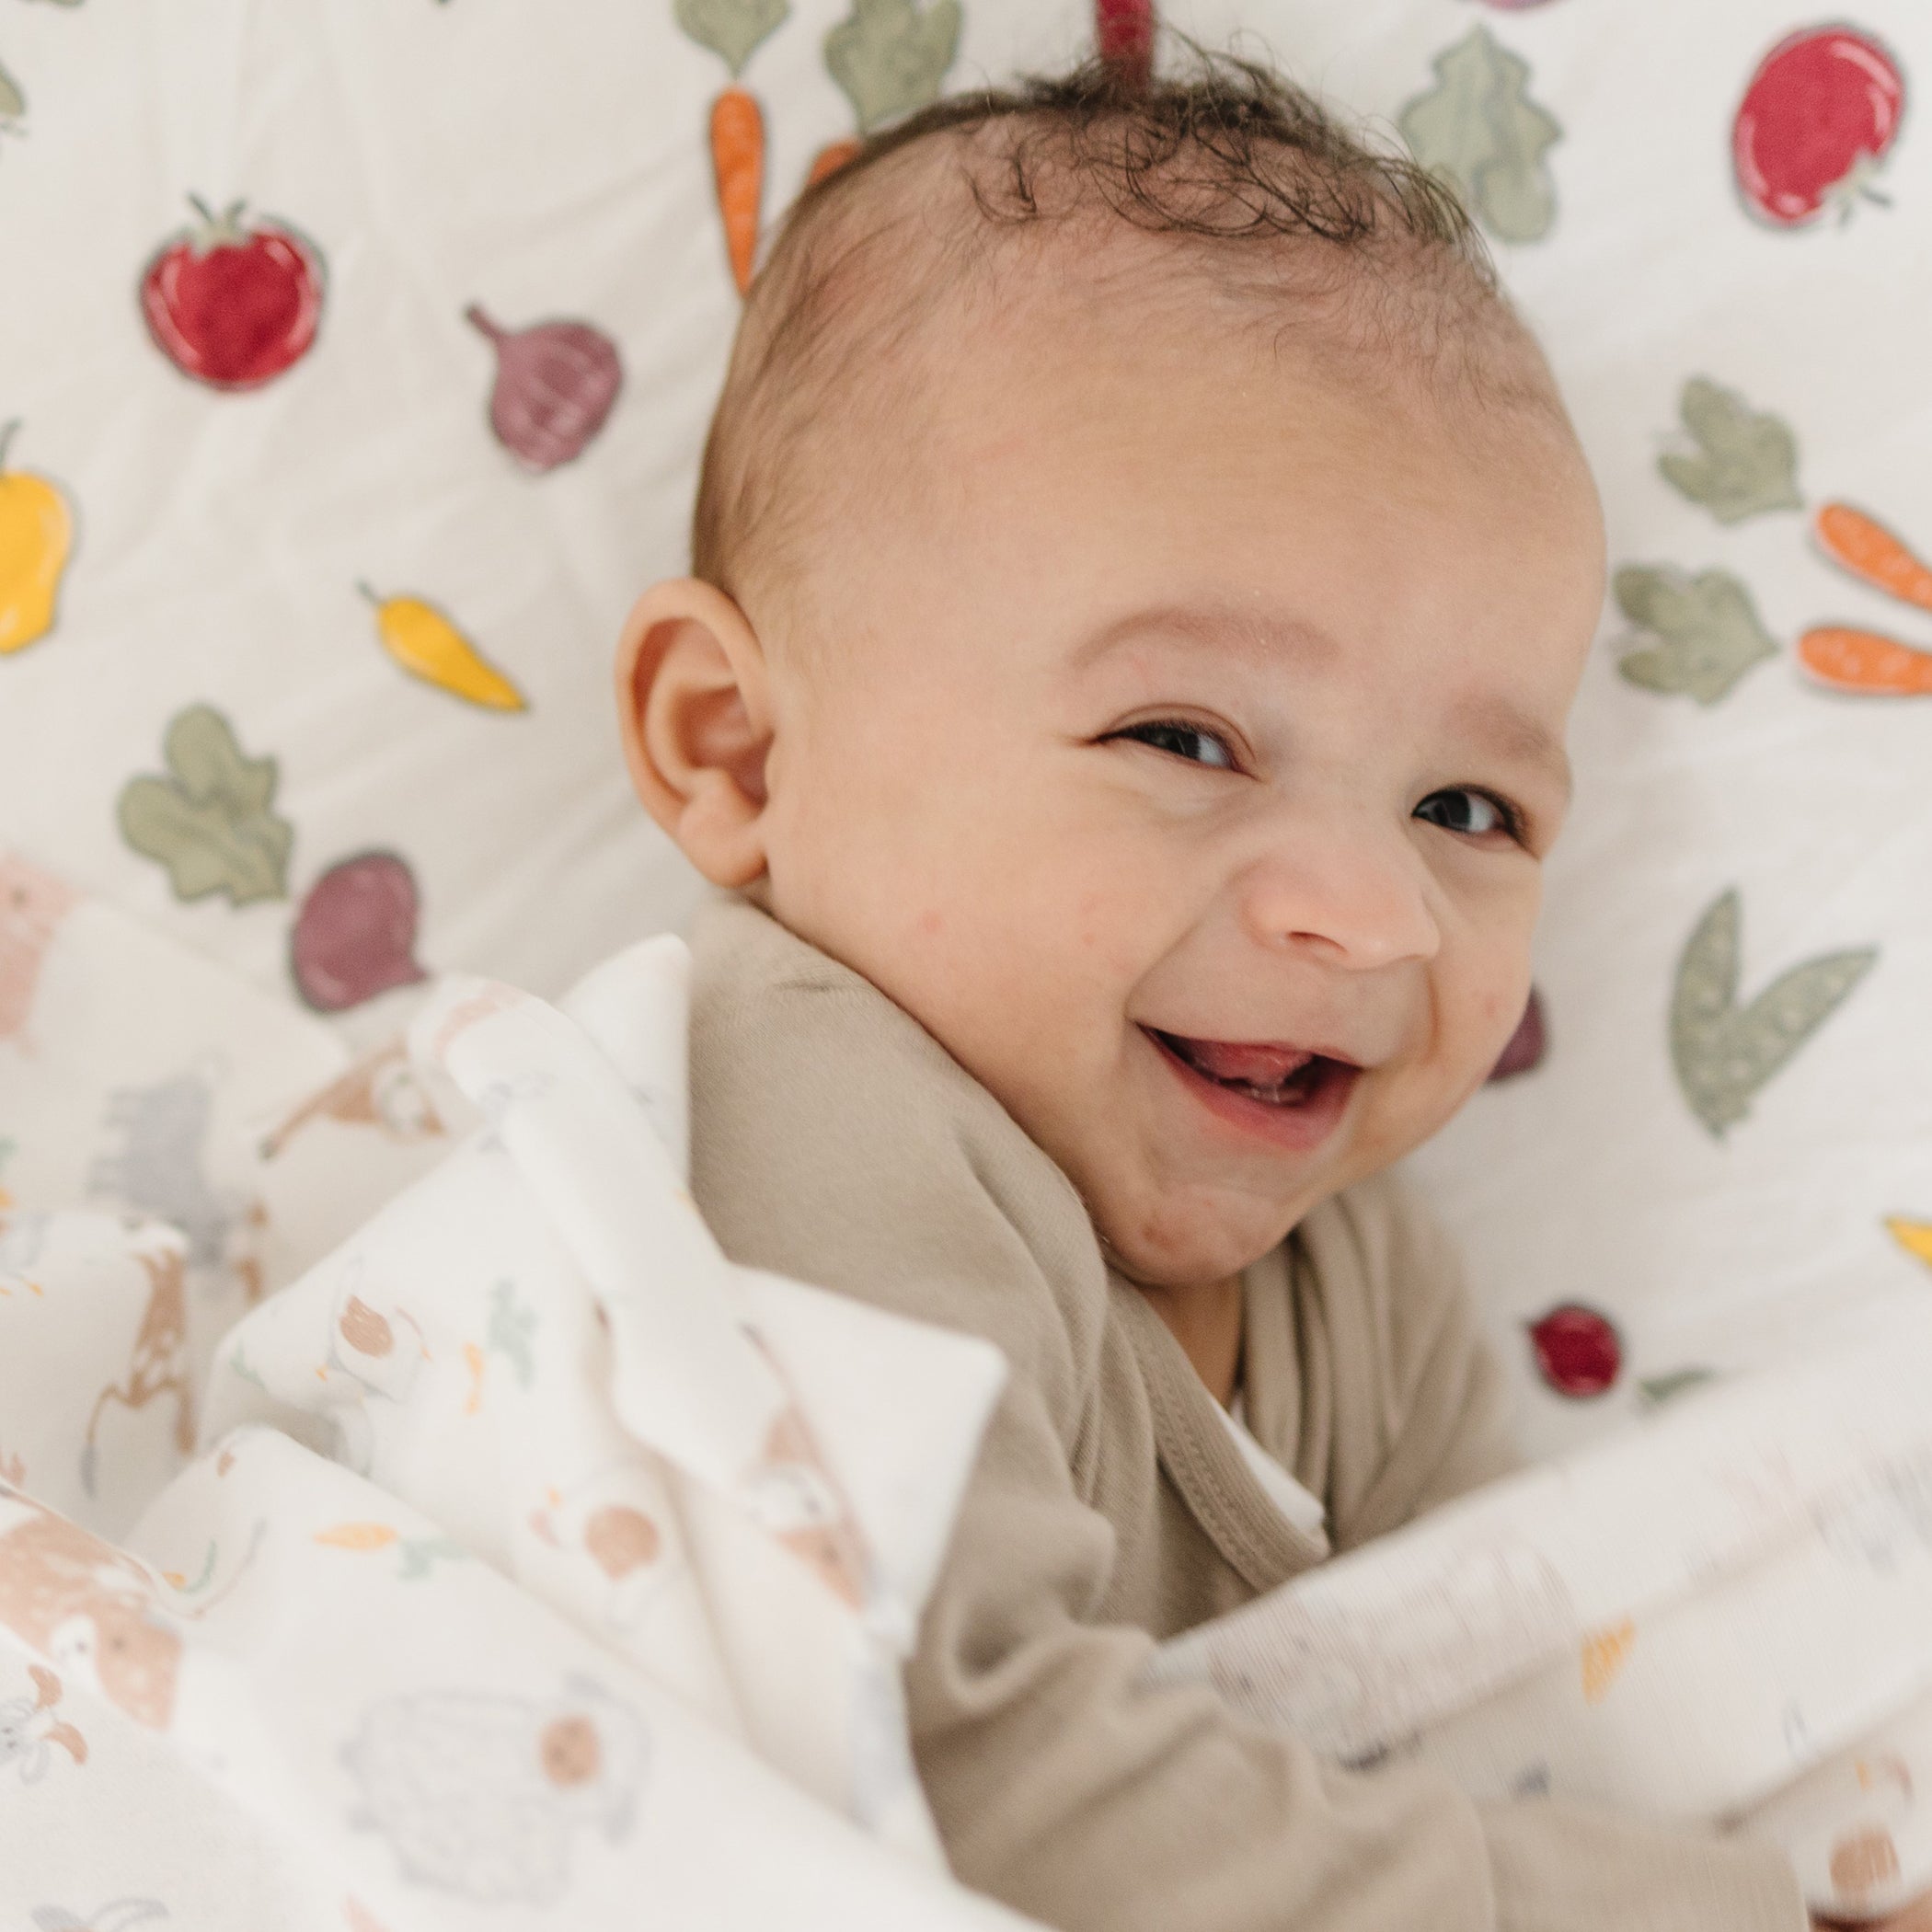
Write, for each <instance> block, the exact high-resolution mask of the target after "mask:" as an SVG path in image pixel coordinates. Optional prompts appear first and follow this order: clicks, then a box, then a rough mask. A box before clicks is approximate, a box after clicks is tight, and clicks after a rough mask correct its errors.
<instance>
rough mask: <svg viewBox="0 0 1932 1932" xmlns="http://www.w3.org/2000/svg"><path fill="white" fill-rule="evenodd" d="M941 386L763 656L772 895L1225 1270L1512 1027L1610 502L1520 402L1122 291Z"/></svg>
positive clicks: (968, 355) (1103, 1184)
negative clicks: (1222, 332) (1488, 400)
mask: <svg viewBox="0 0 1932 1932" xmlns="http://www.w3.org/2000/svg"><path fill="white" fill-rule="evenodd" d="M924 407H925V408H927V409H929V410H930V411H931V413H932V414H933V416H934V417H935V418H936V422H935V423H934V424H932V425H930V426H928V425H926V423H924V422H922V424H921V428H920V431H919V436H920V441H919V443H918V449H917V458H916V461H917V474H916V478H913V479H909V480H908V483H907V485H906V487H904V488H898V487H889V488H886V489H882V490H880V492H879V495H880V497H881V498H882V499H883V502H882V503H875V504H874V505H873V507H872V508H870V509H869V510H868V512H866V513H865V514H864V516H863V517H855V518H854V519H852V520H851V521H850V523H848V524H847V526H846V527H845V529H844V530H843V531H842V532H834V535H833V537H832V539H831V541H830V543H829V544H828V545H826V546H822V547H821V548H820V549H819V550H818V551H816V552H815V560H814V564H813V567H812V578H811V587H810V596H809V599H808V600H807V602H806V604H805V605H804V606H803V607H805V608H809V609H810V610H811V612H812V617H811V626H812V636H811V638H803V637H801V638H799V639H797V640H796V641H797V644H798V646H799V648H797V649H790V648H785V647H786V646H787V645H788V643H790V642H791V641H792V640H788V639H781V640H779V643H780V648H778V649H776V650H773V651H772V653H771V676H772V680H773V684H772V704H773V715H774V719H775V722H776V736H775V739H774V742H773V748H772V752H771V755H770V758H769V760H768V763H767V765H766V768H765V783H766V786H767V788H768V802H767V804H766V808H765V814H764V822H763V833H764V842H765V857H766V863H767V872H766V875H765V879H764V880H761V881H760V882H759V883H758V885H757V887H756V888H755V889H754V896H756V897H758V898H759V899H760V900H761V902H762V903H764V904H765V905H766V906H767V908H768V909H769V910H770V911H772V912H773V913H774V914H776V916H777V917H778V918H780V919H781V920H782V921H783V922H784V923H785V924H786V925H788V926H790V927H791V928H792V929H793V930H794V931H796V932H798V933H799V934H800V935H801V936H802V937H806V938H808V939H810V940H811V941H812V942H813V943H815V944H817V945H819V946H821V947H822V948H823V949H825V950H826V951H828V952H830V953H832V954H833V955H834V956H835V957H837V958H838V959H840V960H844V961H845V962H846V963H847V964H848V965H850V966H852V967H854V968H856V969H857V971H858V972H862V973H864V974H865V975H866V976H867V977H868V979H870V980H871V981H873V982H874V983H876V984H877V985H879V986H880V987H881V988H882V989H883V990H884V991H885V992H886V993H887V994H889V995H891V997H892V998H893V999H894V1000H895V1001H897V1002H898V1003H899V1005H901V1006H903V1007H904V1008H905V1009H906V1010H907V1011H908V1012H910V1013H911V1014H912V1015H913V1016H914V1018H917V1019H918V1020H919V1021H920V1022H921V1023H922V1024H923V1025H924V1026H925V1027H926V1029H927V1030H928V1031H929V1032H931V1033H932V1034H933V1035H934V1036H935V1037H936V1038H937V1040H938V1041H940V1042H941V1043H942V1044H943V1045H944V1046H945V1047H946V1048H947V1049H948V1050H949V1052H951V1054H952V1055H953V1056H954V1058H955V1059H957V1060H958V1061H959V1062H960V1064H962V1065H963V1066H965V1067H966V1068H967V1070H968V1071H969V1072H971V1073H972V1075H974V1076H975V1077H976V1078H977V1079H978V1080H980V1081H981V1082H982V1083H983V1085H984V1086H985V1087H988V1088H989V1089H990V1090H991V1091H992V1092H993V1094H994V1095H995V1097H996V1098H998V1099H999V1100H1000V1101H1001V1102H1002V1103H1003V1104H1004V1105H1005V1107H1006V1110H1008V1111H1009V1112H1010V1113H1011V1114H1012V1115H1013V1117H1014V1118H1015V1120H1017V1121H1018V1123H1019V1124H1020V1125H1021V1126H1022V1127H1023V1128H1024V1129H1025V1130H1026V1131H1027V1133H1029V1135H1030V1136H1031V1137H1032V1138H1033V1139H1034V1140H1035V1141H1036V1142H1037V1143H1038V1144H1040V1145H1041V1147H1043V1148H1044V1149H1045V1150H1046V1151H1047V1153H1048V1154H1050V1155H1051V1156H1052V1157H1053V1159H1054V1160H1055V1161H1056V1162H1057V1163H1058V1164H1059V1166H1060V1167H1062V1169H1063V1170H1064V1172H1065V1173H1066V1174H1067V1176H1068V1177H1069V1179H1071V1180H1072V1181H1073V1182H1074V1184H1075V1186H1076V1187H1077V1189H1078V1190H1079V1191H1080V1193H1081V1195H1082V1196H1083V1198H1084V1199H1085V1201H1086V1202H1087V1207H1088V1209H1089V1210H1090V1212H1091V1213H1092V1216H1093V1219H1094V1222H1095V1225H1096V1226H1097V1228H1098V1232H1099V1234H1100V1235H1101V1236H1102V1238H1103V1240H1104V1241H1105V1242H1106V1244H1107V1245H1108V1247H1109V1248H1110V1253H1111V1257H1112V1259H1114V1260H1115V1261H1116V1263H1117V1265H1118V1266H1120V1267H1121V1270H1122V1271H1124V1272H1125V1273H1126V1274H1127V1275H1129V1276H1130V1277H1131V1278H1133V1279H1135V1280H1138V1281H1140V1282H1144V1283H1146V1284H1148V1285H1159V1286H1165V1287H1188V1286H1195V1285H1203V1284H1206V1283H1208V1282H1215V1281H1220V1280H1223V1279H1225V1277H1227V1276H1228V1275H1230V1274H1232V1273H1233V1272H1235V1271H1236V1270H1238V1269H1240V1268H1242V1267H1245V1266H1246V1265H1247V1264H1248V1262H1249V1261H1251V1260H1253V1259H1256V1258H1257V1257H1258V1256H1259V1255H1261V1254H1263V1253H1265V1252H1266V1251H1267V1250H1268V1249H1269V1248H1271V1247H1272V1246H1274V1245H1275V1244H1276V1243H1277V1242H1279V1241H1280V1240H1281V1239H1282V1236H1284V1235H1285V1234H1286V1232H1287V1231H1288V1229H1289V1228H1290V1227H1292V1226H1293V1225H1294V1223H1295V1222H1296V1221H1297V1220H1298V1219H1300V1217H1301V1216H1302V1215H1303V1214H1305V1213H1306V1212H1307V1211H1308V1210H1309V1209H1310V1208H1311V1207H1313V1206H1314V1205H1315V1204H1316V1203H1317V1202H1320V1201H1322V1200H1323V1199H1325V1198H1326V1197H1328V1195H1330V1194H1332V1193H1333V1192H1335V1191H1336V1190H1338V1189H1340V1188H1342V1187H1345V1186H1347V1185H1348V1184H1349V1183H1351V1182H1352V1181H1354V1180H1357V1179H1361V1178H1362V1177H1363V1176H1365V1175H1367V1174H1370V1173H1372V1172H1374V1171H1375V1170H1376V1169H1378V1168H1381V1167H1386V1166H1387V1165H1388V1164H1389V1163H1390V1162H1391V1161H1393V1160H1395V1159H1397V1157H1399V1156H1401V1155H1403V1154H1405V1153H1407V1152H1408V1151H1409V1149H1410V1148H1412V1147H1414V1146H1415V1145H1416V1144H1418V1143H1419V1142H1420V1141H1422V1140H1424V1139H1425V1138H1426V1137H1427V1136H1428V1135H1429V1134H1430V1133H1432V1132H1433V1131H1434V1130H1435V1129H1436V1128H1437V1127H1439V1126H1440V1125H1441V1124H1442V1123H1443V1121H1446V1120H1447V1119H1448V1118H1449V1116H1450V1115H1451V1114H1453V1113H1454V1112H1455V1110H1456V1108H1457V1107H1458V1106H1459V1105H1460V1104H1461V1103H1462V1102H1463V1100H1464V1099H1466V1098H1467V1097H1468V1095H1469V1094H1470V1093H1471V1092H1472V1091H1473V1090H1474V1088H1475V1087H1477V1086H1478V1085H1479V1084H1480V1083H1481V1081H1482V1080H1483V1078H1484V1076H1485V1075H1487V1073H1488V1072H1489V1068H1490V1067H1491V1066H1492V1065H1493V1064H1494V1063H1495V1060H1496V1058H1497V1056H1498V1054H1499V1053H1500V1052H1501V1049H1502V1047H1503V1045H1504V1043H1505V1042H1506V1041H1507V1040H1508V1038H1509V1036H1510V1034H1511V1032H1512V1029H1514V1027H1515V1025H1516V1022H1517V1020H1518V1018H1519V1017H1520V1016H1521V1014H1522V1011H1523V1007H1524V1000H1525V997H1526V995H1527V991H1528V986H1529V961H1530V937H1531V931H1532V927H1533V926H1534V923H1535V915H1536V910H1537V903H1538V897H1539V888H1540V875H1541V862H1542V859H1543V857H1544V855H1545V854H1546V853H1547V849H1548V847H1549V844H1550V841H1551V840H1552V838H1553V837H1554V836H1555V834H1556V832H1557V829H1558V822H1559V821H1560V820H1561V818H1562V816H1563V812H1564V809H1565V805H1566V800H1567V776H1566V769H1565V764H1564V760H1563V756H1562V753H1561V749H1560V746H1561V741H1562V737H1563V730H1564V723H1565V719H1566V715H1567V713H1568V710H1569V707H1570V701H1571V698H1572V696H1573V695H1574V691H1575V687H1576V684H1577V681H1578V678H1579V675H1580V673H1581V666H1582V663H1583V660H1584V657H1585V654H1586V651H1587V650H1588V647H1589V643H1590V640H1591V638H1592V635H1593V630H1594V627H1595V624H1596V620H1597V616H1598V613H1599V609H1600V606H1601V602H1602V593H1603V539H1602V529H1601V523H1600V520H1599V512H1598V508H1597V502H1596V497H1595V493H1594V490H1593V488H1592V486H1591V483H1590V480H1589V477H1588V474H1587V472H1586V470H1585V469H1584V467H1583V465H1582V462H1581V457H1580V456H1579V455H1578V454H1577V453H1576V451H1575V449H1574V446H1573V444H1571V443H1570V442H1569V441H1568V439H1567V436H1566V435H1565V434H1564V432H1562V431H1560V430H1559V429H1558V428H1556V427H1554V426H1553V425H1552V424H1551V423H1549V422H1548V421H1547V420H1544V419H1542V418H1539V417H1534V416H1532V415H1531V414H1529V413H1527V412H1522V411H1512V412H1510V413H1508V414H1507V415H1505V416H1503V417H1501V418H1498V419H1493V420H1489V422H1487V423H1486V424H1485V425H1483V426H1482V428H1481V430H1480V433H1479V434H1478V432H1477V430H1476V427H1475V425H1474V423H1473V422H1472V421H1471V420H1463V421H1462V422H1461V423H1460V425H1458V423H1457V422H1455V421H1453V420H1451V419H1450V418H1448V417H1445V416H1444V415H1443V414H1442V413H1441V410H1440V408H1439V407H1438V406H1437V405H1435V404H1433V403H1430V402H1426V401H1423V400H1421V399H1420V398H1418V399H1416V400H1414V401H1412V402H1404V401H1400V400H1397V399H1393V398H1391V397H1382V398H1380V399H1376V398H1371V397H1363V396H1361V395H1360V394H1359V392H1358V393H1357V394H1355V395H1353V396H1351V393H1350V392H1349V390H1348V388H1347V387H1346V386H1345V385H1340V384H1339V383H1338V382H1337V381H1336V380H1334V379H1332V378H1324V377H1321V376H1319V375H1317V374H1316V373H1314V371H1313V370H1312V369H1311V368H1310V367H1308V366H1307V365H1305V362H1303V361H1301V360H1300V359H1298V358H1297V356H1295V355H1294V354H1293V353H1291V352H1290V351H1285V350H1283V351H1279V352H1272V351H1270V350H1269V349H1268V348H1267V347H1265V346H1261V347H1253V348H1250V347H1246V346H1242V345H1239V344H1230V343H1228V342H1226V341H1225V339H1219V338H1218V337H1213V336H1210V335H1209V334H1208V333H1207V332H1205V331H1198V332H1196V333H1194V334H1193V335H1191V336H1190V334H1188V333H1186V332H1180V331H1177V330H1176V329H1175V328H1169V327H1167V326H1166V325H1161V324H1157V323H1149V322H1147V321H1146V320H1145V319H1144V318H1139V319H1136V320H1135V321H1133V323H1132V324H1131V325H1130V324H1129V323H1127V322H1125V321H1121V322H1118V323H1117V322H1113V321H1111V320H1110V319H1109V317H1108V316H1107V315H1106V314H1105V312H1104V311H1103V310H1101V309H1099V308H1095V309H1091V310H1084V311H1082V312H1081V313H1079V314H1077V315H1075V314H1074V313H1073V312H1072V311H1071V310H1069V312H1068V314H1067V316H1065V317H1064V318H1063V326H1062V327H1060V328H1057V329H1055V330H1053V331H1052V332H1051V333H1042V332H1041V329H1040V328H1039V324H1038V317H1037V316H1029V317H1027V318H1021V317H1019V316H1011V317H1008V318H1007V319H1006V320H1005V321H1003V322H1001V323H998V324H995V325H988V326H986V327H985V328H982V329H981V330H980V331H979V332H978V333H977V334H976V335H974V336H973V337H972V338H971V339H965V338H962V339H961V340H960V342H959V343H958V344H957V347H956V353H955V355H954V357H953V359H952V361H951V362H950V367H949V374H948V377H947V380H946V382H945V384H944V385H943V391H942V393H940V394H937V395H936V396H933V397H929V398H928V400H927V402H926V405H925V406H924ZM753 617H754V621H756V622H757V623H758V624H759V626H760V628H761V632H769V630H770V629H771V628H772V627H773V626H774V625H775V624H776V622H778V621H779V620H778V619H777V618H776V616H774V617H771V618H765V617H760V616H759V615H758V614H757V613H753ZM1310 1054H1314V1055H1317V1056H1320V1057H1317V1058H1316V1059H1313V1060H1309V1059H1307V1058H1306V1057H1305V1056H1307V1055H1310Z"/></svg>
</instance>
